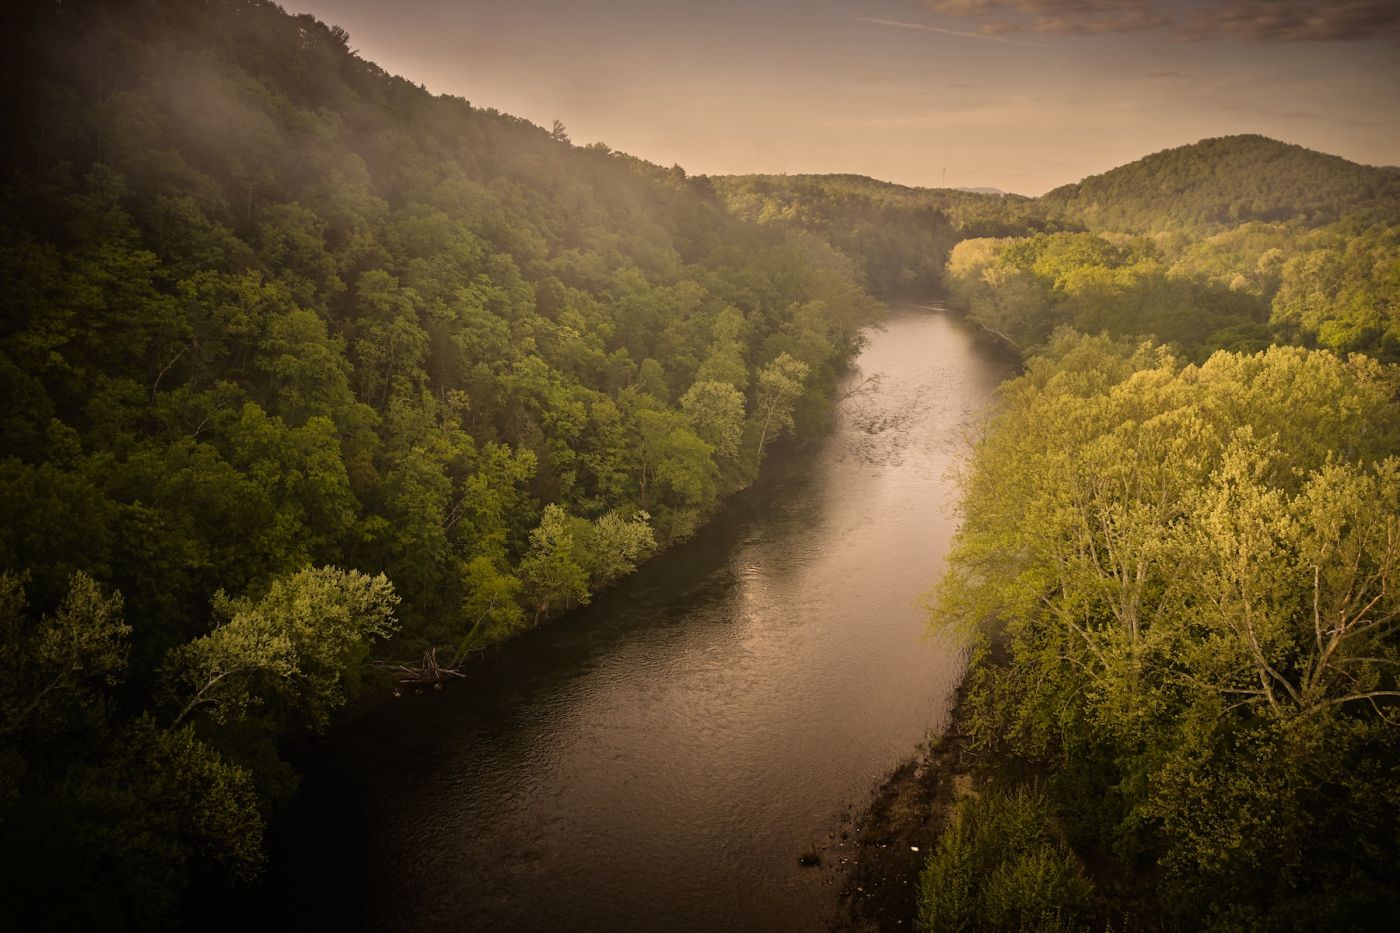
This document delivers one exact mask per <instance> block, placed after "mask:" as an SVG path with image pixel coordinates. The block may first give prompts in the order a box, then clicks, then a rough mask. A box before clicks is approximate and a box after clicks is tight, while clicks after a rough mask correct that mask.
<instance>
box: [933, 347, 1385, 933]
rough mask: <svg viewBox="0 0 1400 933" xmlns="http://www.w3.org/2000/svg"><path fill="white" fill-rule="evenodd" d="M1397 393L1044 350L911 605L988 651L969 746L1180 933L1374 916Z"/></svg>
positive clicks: (1244, 363)
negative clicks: (1005, 761)
mask: <svg viewBox="0 0 1400 933" xmlns="http://www.w3.org/2000/svg"><path fill="white" fill-rule="evenodd" d="M1397 380H1400V374H1397V372H1396V371H1395V369H1394V367H1385V366H1382V365H1380V364H1378V363H1376V362H1375V361H1373V360H1370V359H1368V358H1365V357H1362V356H1353V357H1350V358H1348V359H1346V360H1342V359H1340V358H1338V357H1337V356H1335V355H1333V354H1331V353H1327V352H1322V351H1308V350H1303V349H1298V348H1273V349H1270V350H1268V351H1265V352H1262V353H1257V354H1252V355H1241V354H1233V353H1226V352H1220V353H1216V354H1215V355H1213V356H1212V357H1211V358H1210V359H1209V360H1207V361H1206V362H1205V363H1204V364H1202V365H1200V366H1193V365H1185V364H1183V363H1181V362H1180V361H1178V360H1177V359H1176V358H1174V357H1173V356H1172V355H1171V354H1169V353H1168V352H1166V351H1165V350H1164V349H1163V348H1161V347H1155V346H1152V345H1149V344H1144V345H1140V346H1137V347H1134V346H1132V345H1130V344H1123V343H1116V342H1114V341H1112V340H1110V339H1108V338H1102V337H1100V338H1086V337H1080V336H1076V335H1070V334H1062V335H1060V336H1059V337H1057V338H1056V339H1055V340H1053V341H1052V342H1051V349H1050V352H1049V354H1048V355H1047V356H1044V357H1038V358H1034V359H1032V360H1031V361H1030V362H1029V364H1028V367H1027V372H1026V374H1025V375H1024V376H1022V377H1021V378H1019V379H1017V380H1014V381H1012V382H1011V383H1008V384H1007V386H1006V387H1005V390H1004V398H1005V403H1006V404H1005V409H1004V411H1003V412H1002V413H1001V414H1000V415H999V416H998V417H997V420H996V422H995V423H994V425H993V427H992V430H991V432H990V434H989V435H988V436H987V438H986V439H985V440H984V441H983V442H982V443H981V444H980V445H979V447H978V449H977V452H976V455H975V459H974V463H973V466H972V468H971V470H970V472H969V474H968V476H967V479H966V495H965V499H964V508H965V512H966V515H965V521H964V524H963V527H962V530H961V531H960V532H959V535H958V538H957V542H956V545H955V548H954V551H953V553H952V555H951V557H950V570H949V572H948V575H947V576H946V577H945V579H944V581H943V582H942V584H941V585H940V590H939V598H938V616H939V618H940V620H941V621H942V622H943V623H944V624H954V623H956V624H963V625H966V626H976V625H978V624H980V623H981V622H983V621H984V620H988V619H992V620H995V623H996V625H997V627H998V628H999V630H1000V632H1001V634H1000V636H999V637H1001V638H1003V639H1005V641H1006V643H1007V645H1008V650H1009V661H1008V662H1007V663H1006V664H993V663H990V662H988V661H987V660H986V659H985V658H983V659H982V660H981V661H979V662H978V663H977V664H975V665H974V667H973V670H972V672H971V675H970V681H969V697H968V705H969V714H970V716H969V723H970V728H971V731H972V741H973V743H974V745H976V746H978V747H981V748H985V749H991V750H996V751H998V753H999V754H1002V755H1005V756H1009V757H1010V758H1011V759H1012V760H1019V761H1022V762H1029V763H1032V764H1033V765H1034V766H1035V767H1038V768H1041V769H1045V770H1047V771H1048V772H1049V773H1050V774H1052V775H1053V776H1054V779H1053V780H1052V781H1051V785H1050V786H1051V787H1052V789H1053V790H1054V791H1055V792H1056V794H1057V795H1059V796H1058V800H1059V802H1060V803H1061V805H1062V812H1064V813H1065V815H1066V816H1067V817H1069V818H1071V819H1072V820H1073V822H1072V823H1071V825H1070V826H1069V827H1068V828H1069V830H1070V834H1071V836H1072V837H1073V838H1076V839H1080V840H1083V841H1084V843H1085V844H1086V845H1090V846H1101V847H1104V848H1106V849H1108V850H1109V851H1110V852H1114V853H1117V854H1118V856H1119V857H1120V858H1121V859H1123V866H1124V867H1123V870H1124V871H1129V870H1131V867H1132V865H1133V864H1134V861H1135V860H1136V859H1146V860H1150V861H1151V862H1153V863H1155V864H1156V865H1157V866H1158V867H1159V871H1160V877H1159V879H1158V890H1159V893H1160V894H1161V896H1162V899H1163V903H1169V904H1171V905H1172V909H1173V911H1174V912H1175V913H1176V914H1177V915H1178V918H1179V920H1180V921H1181V922H1183V923H1185V924H1186V925H1188V926H1197V925H1202V924H1206V923H1214V922H1216V921H1217V920H1218V921H1219V922H1221V923H1225V922H1226V921H1225V920H1223V919H1221V918H1224V917H1226V916H1227V915H1229V916H1234V915H1235V914H1231V913H1230V911H1236V912H1237V911H1238V910H1245V911H1246V912H1249V911H1253V912H1254V915H1255V916H1256V920H1257V925H1259V926H1264V927H1269V928H1287V929H1293V928H1297V929H1308V928H1315V927H1317V926H1319V925H1321V926H1328V925H1334V926H1335V925H1339V926H1347V925H1348V924H1352V925H1355V926H1363V927H1364V926H1366V925H1367V924H1368V923H1370V922H1372V921H1371V920H1370V919H1367V918H1372V919H1373V918H1375V917H1379V916H1384V915H1387V913H1388V912H1391V911H1393V910H1394V908H1395V905H1396V903H1397V900H1396V899H1397V897H1400V892H1398V891H1397V889H1396V888H1395V886H1394V884H1393V874H1392V873H1391V867H1390V866H1392V865H1393V864H1394V860H1395V858H1396V856H1397V852H1396V851H1395V842H1396V839H1397V838H1400V836H1397V829H1400V823H1398V822H1397V817H1396V814H1397V813H1400V808H1397V806H1396V804H1397V803H1400V798H1397V796H1396V793H1395V786H1396V785H1395V784H1394V781H1393V777H1394V774H1395V773H1396V768H1400V757H1397V756H1398V755H1400V745H1398V744H1397V741H1396V731H1395V728H1394V723H1395V716H1396V714H1397V713H1396V711H1397V709H1400V707H1397V705H1396V703H1397V699H1400V685H1398V684H1397V682H1396V671H1397V670H1400V604H1397V602H1396V599H1395V592H1396V591H1395V582H1394V575H1395V572H1396V567H1397V566H1400V564H1397V558H1400V552H1397V547H1398V546H1400V460H1397V459H1396V458H1395V456H1394V454H1395V452H1396V451H1397V450H1400V443H1398V442H1397V441H1398V440H1400V439H1397V435H1396V425H1397V424H1400V417H1397V411H1396V402H1395V398H1396V391H1395V390H1396V386H1397V384H1398V383H1397ZM1082 762H1092V763H1093V768H1095V769H1097V773H1095V774H1094V775H1092V776H1090V775H1087V774H1085V773H1083V770H1082V768H1081V767H1080V764H1081V763H1082ZM1096 799H1097V802H1096ZM1342 839H1345V840H1348V841H1347V843H1345V844H1340V843H1339V844H1337V845H1332V844H1331V843H1324V842H1321V840H1342ZM1317 891H1325V892H1328V893H1327V894H1326V895H1325V896H1321V897H1314V896H1311V895H1309V894H1307V893H1304V892H1317ZM1239 916H1244V915H1243V914H1239ZM1212 918H1214V919H1212ZM1339 918H1350V919H1347V920H1344V921H1343V920H1339Z"/></svg>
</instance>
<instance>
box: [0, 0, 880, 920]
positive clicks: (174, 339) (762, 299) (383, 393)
mask: <svg viewBox="0 0 1400 933" xmlns="http://www.w3.org/2000/svg"><path fill="white" fill-rule="evenodd" d="M5 15H6V17H7V19H8V20H9V22H7V24H6V25H7V29H6V35H8V36H10V37H12V41H11V42H10V43H9V48H10V54H9V55H8V56H7V57H6V61H5V65H4V67H5V69H6V74H5V83H4V91H3V102H2V106H3V114H4V118H5V121H6V126H7V133H6V134H5V137H4V141H3V143H0V179H3V181H2V182H0V185H2V187H0V282H3V283H4V290H5V293H6V295H7V299H6V300H7V306H6V313H5V315H4V318H3V321H0V395H3V397H4V398H5V399H6V405H5V407H4V410H3V413H0V743H2V744H0V823H3V824H4V825H5V833H4V836H3V839H0V858H3V862H4V864H5V865H6V866H7V873H8V875H9V878H8V883H7V885H6V892H5V895H4V896H3V897H0V926H6V927H7V928H14V929H32V928H38V927H40V926H44V927H47V926H54V925H57V926H65V925H66V926H70V927H81V926H85V925H91V923H92V922H93V918H95V917H102V918H103V924H104V925H106V926H110V927H120V926H122V925H123V924H124V923H125V924H129V925H132V926H135V927H137V928H143V929H144V928H150V927H151V926H158V925H161V924H164V923H169V922H171V921H172V920H173V919H175V918H177V917H178V911H179V903H180V892H181V891H182V890H183V889H184V888H185V887H186V885H188V884H190V883H193V881H194V880H197V879H205V880H206V881H207V880H208V879H210V878H214V879H219V878H233V879H239V878H246V877H248V876H250V875H252V874H255V873H256V871H257V869H258V866H259V864H260V863H261V859H262V854H261V842H260V841H261V835H262V824H263V820H264V819H265V817H266V815H267V814H268V813H271V812H274V811H275V810H276V809H277V808H278V806H280V805H281V804H282V803H284V802H285V801H286V799H287V797H288V796H289V795H290V793H291V792H292V789H293V788H294V786H295V783H296V781H295V776H294V775H293V774H291V772H290V770H289V769H288V768H287V766H286V765H285V764H283V763H282V762H281V761H279V760H278V748H279V745H280V744H283V743H285V741H286V740H287V739H288V738H289V737H298V736H304V735H306V734H307V733H308V732H309V731H310V732H314V731H315V730H318V729H321V728H324V727H325V725H326V724H327V723H328V722H329V721H330V720H331V718H332V717H333V715H334V714H335V712H336V711H337V710H338V709H339V708H341V707H343V706H344V705H345V704H346V703H347V702H350V701H351V699H352V698H354V697H355V696H356V695H357V694H358V693H361V692H363V691H364V688H365V684H366V682H367V681H368V680H370V679H371V678H372V674H373V671H372V668H371V667H370V665H369V664H368V663H367V662H368V661H369V659H370V658H374V657H377V658H381V659H385V660H392V661H395V662H398V661H403V662H408V663H410V664H413V663H416V661H417V659H418V658H422V657H423V652H424V650H425V649H427V648H437V649H440V653H439V654H437V655H435V656H433V658H430V659H429V661H427V662H425V668H426V670H425V675H426V674H431V673H432V672H433V670H434V669H435V668H434V666H433V665H434V664H447V665H455V664H458V663H460V662H461V661H462V660H463V659H465V658H467V657H469V656H470V655H471V654H473V653H474V652H477V651H480V650H482V649H483V648H484V647H486V646H488V645H490V644H492V643H494V642H497V641H499V640H501V639H503V638H505V637H508V636H509V635H511V634H512V633H515V632H518V631H520V630H522V629H523V628H526V627H528V626H530V625H531V624H534V623H537V622H540V621H542V620H544V619H546V618H548V617H549V616H552V615H556V614H558V613H559V612H561V611H564V610H566V609H568V608H570V607H572V606H576V605H579V604H581V603H584V602H587V601H588V600H589V597H590V595H591V594H592V593H593V592H595V591H596V590H598V589H600V588H601V587H604V586H607V585H608V584H610V583H611V582H613V581H614V580H616V579H618V578H619V577H621V576H623V575H625V574H627V573H628V572H630V571H631V570H632V569H633V568H634V567H635V565H636V564H637V562H638V561H640V560H642V559H643V558H645V557H646V556H647V555H649V554H650V553H652V552H654V551H655V550H656V549H657V548H660V547H664V546H666V545H668V544H670V543H671V542H674V541H676V540H679V539H682V538H684V537H686V536H687V535H688V534H690V532H691V531H692V530H693V529H694V528H695V527H696V526H697V524H698V523H700V522H702V521H703V520H704V519H705V518H706V517H707V516H708V515H709V514H710V513H711V512H712V511H713V509H714V508H716V507H717V504H718V503H719V502H720V501H721V499H722V498H723V497H725V496H726V495H727V494H728V493H730V492H733V491H734V490H736V489H737V488H739V487H742V486H744V485H747V484H748V483H749V482H751V481H752V479H753V477H754V475H755V474H756V472H757V470H758V467H759V465H760V464H761V463H762V460H763V457H764V454H765V452H766V451H767V449H768V447H769V446H770V445H771V444H772V442H773V441H774V440H775V439H776V437H777V436H779V435H782V434H791V433H794V432H796V433H799V434H801V433H804V432H811V431H815V430H820V429H821V428H822V427H823V426H824V424H825V420H826V419H825V412H826V406H827V404H828V402H827V399H828V397H829V394H830V389H831V387H832V385H833V384H834V381H835V379H836V378H837V376H838V374H839V372H840V371H841V369H842V367H843V366H844V363H845V359H846V357H847V355H848V354H849V352H850V351H851V348H852V346H853V343H854V338H855V335H856V333H857V331H858V328H859V327H860V325H861V324H862V323H863V322H864V321H866V320H868V319H869V317H870V316H871V315H872V314H873V313H874V310H875V305H874V303H873V302H872V301H871V300H870V299H869V298H868V296H867V295H866V294H865V292H864V291H863V290H862V289H861V287H860V286H859V284H858V282H857V281H856V275H857V273H856V272H855V270H854V269H853V268H852V267H851V264H850V262H849V261H848V260H847V259H846V258H845V257H843V256H841V255H840V254H839V253H837V252H836V251H835V250H833V249H832V248H830V247H829V246H826V245H825V244H823V243H821V242H820V241H818V240H816V239H814V238H811V237H801V236H798V235H796V234H794V233H793V232H791V231H788V230H784V229H778V228H763V227H761V226H758V225H755V224H751V223H747V222H745V221H742V220H739V219H736V218H735V217H733V216H732V215H730V214H729V213H728V212H727V211H726V210H725V207H724V205H723V203H722V202H721V201H720V200H719V199H718V198H717V197H716V196H715V194H714V192H713V191H712V189H711V187H710V185H709V183H708V182H706V181H704V180H703V179H690V178H687V177H686V176H685V173H684V172H683V171H681V170H680V169H679V168H671V169H666V168H662V167H659V166H656V165H651V164H648V163H645V162H642V161H640V160H638V159H635V158H632V157H630V156H626V155H623V154H619V153H614V152H612V151H610V150H609V149H608V148H607V147H606V146H601V145H595V146H591V147H587V148H580V147H576V146H574V145H572V144H571V143H570V142H569V140H568V136H567V133H566V131H565V130H564V129H563V128H562V127H557V126H556V127H555V129H554V130H552V131H548V130H545V129H543V128H540V127H537V126H534V125H532V124H530V123H528V122H526V121H523V120H520V119H517V118H514V117H510V116H507V115H504V114H501V113H498V112H496V111H494V110H490V109H482V108H479V107H475V106H472V105H471V104H469V103H468V102H467V101H465V100H461V99H458V98H452V97H446V96H443V97H435V96H433V95H431V94H429V93H428V92H427V91H425V90H424V89H422V88H420V87H418V86H416V85H414V84H412V83H411V82H409V81H406V80H404V79H402V78H397V77H393V76H391V75H389V74H386V73H385V72H384V71H383V70H382V69H380V68H378V67H377V66H375V65H374V64H372V63H370V62H367V61H365V60H363V59H361V58H360V57H358V56H357V55H356V54H354V53H353V52H352V51H351V50H350V45H349V37H348V36H347V35H346V34H345V33H344V31H342V30H339V29H334V28H331V27H328V26H326V25H324V24H322V23H320V22H318V21H316V20H315V19H313V18H312V17H310V16H304V15H303V16H291V15H288V14H286V13H285V12H283V11H282V10H281V9H280V8H279V7H277V6H276V5H274V4H272V3H268V2H261V0H209V2H204V3H198V4H195V3H170V2H160V0H132V2H125V3H122V4H119V5H117V4H108V3H102V2H88V3H84V2H79V3H72V2H62V3H60V2H56V0H48V2H39V3H34V4H27V5H24V6H23V7H15V8H12V9H10V10H9V11H8V12H7V13H6V14H5ZM21 38H22V40H23V41H20V39H21ZM381 692H382V690H381ZM74 892H77V893H78V894H79V895H80V896H71V895H73V894H74Z"/></svg>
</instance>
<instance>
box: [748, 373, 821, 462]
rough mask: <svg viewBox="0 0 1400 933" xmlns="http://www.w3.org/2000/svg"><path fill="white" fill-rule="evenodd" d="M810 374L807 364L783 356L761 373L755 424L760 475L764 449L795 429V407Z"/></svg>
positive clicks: (754, 412) (756, 453) (756, 399)
mask: <svg viewBox="0 0 1400 933" xmlns="http://www.w3.org/2000/svg"><path fill="white" fill-rule="evenodd" d="M809 372H810V370H809V369H808V366H807V364H806V363H803V362H801V361H799V360H795V359H793V358H792V357H791V356H789V355H788V354H786V353H782V354H779V356H778V357H777V359H775V360H773V361H772V362H771V363H769V364H768V365H767V366H765V367H763V369H761V370H760V371H759V373H758V393H757V396H756V398H755V399H754V411H753V420H754V423H755V424H756V426H757V428H758V442H757V444H756V445H755V447H754V455H753V473H754V475H755V476H757V475H758V468H759V465H760V464H761V463H762V462H763V448H764V447H765V446H767V444H768V442H769V441H770V440H772V439H773V438H775V437H778V436H780V435H781V434H782V433H783V432H784V431H786V430H790V429H791V428H792V427H793V420H792V407H793V403H794V402H796V401H797V398H798V396H799V395H801V394H802V389H803V385H804V383H805V382H806V379H807V376H808V374H809Z"/></svg>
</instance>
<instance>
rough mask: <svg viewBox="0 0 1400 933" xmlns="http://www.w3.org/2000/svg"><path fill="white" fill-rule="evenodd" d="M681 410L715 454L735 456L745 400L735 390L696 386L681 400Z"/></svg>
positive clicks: (709, 384) (720, 384)
mask: <svg viewBox="0 0 1400 933" xmlns="http://www.w3.org/2000/svg"><path fill="white" fill-rule="evenodd" d="M681 410H682V411H684V412H685V414H686V417H688V418H689V419H690V424H691V426H692V428H693V429H694V430H695V433H696V435H698V436H699V437H700V439H701V440H703V441H704V442H705V443H707V444H709V445H710V446H711V447H713V448H714V449H715V453H716V454H718V455H719V456H721V457H725V458H730V459H732V458H734V457H736V456H738V454H739V441H740V439H741V438H742V436H743V433H744V396H743V395H741V394H740V392H739V390H738V389H736V388H734V386H732V385H730V384H729V383H727V382H697V383H695V384H694V385H692V386H691V387H690V388H689V389H687V390H686V393H685V395H683V396H681Z"/></svg>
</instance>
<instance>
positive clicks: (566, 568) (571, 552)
mask: <svg viewBox="0 0 1400 933" xmlns="http://www.w3.org/2000/svg"><path fill="white" fill-rule="evenodd" d="M575 554H576V552H575V545H574V538H573V534H572V533H571V531H570V528H569V516H568V513H566V512H565V511H564V510H563V509H562V508H560V507H559V506H557V505H549V506H546V507H545V510H544V515H543V516H542V517H541V518H540V523H539V525H538V526H537V527H536V528H535V530H534V531H532V532H530V550H529V552H528V553H527V554H526V555H525V557H524V559H523V560H521V562H520V579H521V582H522V583H523V584H524V586H525V591H526V593H527V594H528V595H529V598H530V601H531V602H532V604H533V605H534V610H535V621H536V622H538V621H539V620H540V617H541V616H542V615H544V614H545V613H547V612H549V611H550V610H551V609H568V608H569V607H571V606H575V605H587V603H588V598H589V591H588V574H587V572H586V571H585V570H584V569H583V567H582V566H580V564H579V562H578V560H577V559H576V556H575Z"/></svg>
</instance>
